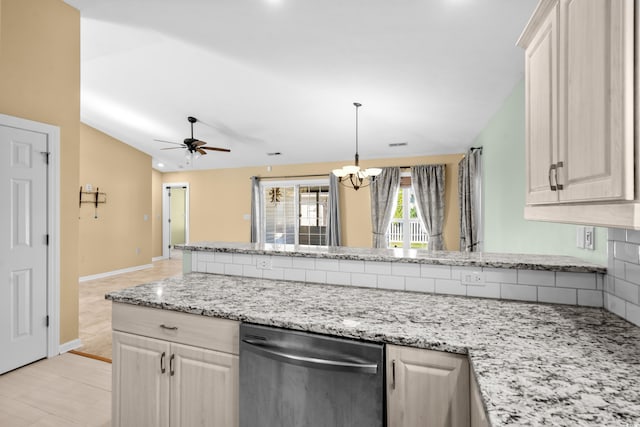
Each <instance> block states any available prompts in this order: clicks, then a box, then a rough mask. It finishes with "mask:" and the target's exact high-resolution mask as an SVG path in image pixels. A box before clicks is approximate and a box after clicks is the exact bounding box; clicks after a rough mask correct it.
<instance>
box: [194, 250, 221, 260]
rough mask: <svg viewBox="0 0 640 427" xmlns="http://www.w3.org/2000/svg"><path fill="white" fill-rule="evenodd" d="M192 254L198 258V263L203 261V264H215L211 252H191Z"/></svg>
mask: <svg viewBox="0 0 640 427" xmlns="http://www.w3.org/2000/svg"><path fill="white" fill-rule="evenodd" d="M192 254H194V255H196V254H197V256H198V261H204V262H215V260H216V259H215V254H214V253H213V252H202V251H196V252H192Z"/></svg>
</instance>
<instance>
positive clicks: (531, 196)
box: [518, 0, 640, 228]
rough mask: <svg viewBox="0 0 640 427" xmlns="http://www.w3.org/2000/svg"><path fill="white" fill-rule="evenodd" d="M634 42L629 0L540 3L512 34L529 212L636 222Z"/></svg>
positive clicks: (567, 219)
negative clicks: (521, 90) (522, 101)
mask: <svg viewBox="0 0 640 427" xmlns="http://www.w3.org/2000/svg"><path fill="white" fill-rule="evenodd" d="M634 42H635V40H634V0H607V1H604V0H541V1H540V3H539V4H538V7H537V8H536V10H535V12H534V14H533V16H532V17H531V19H530V21H529V23H528V25H527V27H526V28H525V30H524V32H523V34H522V36H521V37H520V40H519V41H518V45H519V46H521V47H523V48H524V49H525V51H526V53H525V75H526V85H525V91H526V145H527V146H526V153H527V154H526V155H527V165H526V166H527V169H526V170H527V172H526V183H527V189H526V191H527V194H526V202H527V207H526V209H525V217H526V218H527V219H539V220H548V221H559V222H570V223H585V224H595V225H608V226H625V227H630V228H636V227H640V222H638V220H636V218H640V215H639V213H640V203H638V200H636V199H637V197H636V193H637V189H638V187H639V186H638V184H637V182H636V178H635V175H634V168H635V166H636V160H635V159H634V148H635V144H636V142H635V139H634V114H635V113H634V111H635V103H634V87H635V79H634V53H635V48H636V43H634ZM612 215H613V216H614V217H615V218H610V217H611V216H612Z"/></svg>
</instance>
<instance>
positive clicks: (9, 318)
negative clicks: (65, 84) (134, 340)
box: [0, 114, 60, 373]
mask: <svg viewBox="0 0 640 427" xmlns="http://www.w3.org/2000/svg"><path fill="white" fill-rule="evenodd" d="M59 145H60V129H59V128H58V127H56V126H51V125H47V124H43V123H38V122H33V121H31V120H25V119H20V118H17V117H11V116H7V115H3V114H0V190H1V191H2V194H5V195H7V203H3V204H2V206H1V207H0V227H1V228H2V233H1V234H2V235H4V236H6V237H7V239H6V240H5V242H3V244H2V245H1V248H0V277H1V278H2V279H0V347H1V348H3V357H2V358H0V373H3V372H6V371H9V370H12V369H15V368H18V367H20V366H23V365H26V364H28V363H31V362H33V361H35V360H38V359H42V358H44V357H51V356H54V355H57V354H59V350H60V344H59V315H58V313H59V306H60V302H59V299H58V295H59V282H60V280H59V271H60V267H59V253H60V246H59V230H60V226H59V223H58V218H59V191H60V189H59V175H58V174H59V170H60V159H59V157H60V156H59V153H60V147H59Z"/></svg>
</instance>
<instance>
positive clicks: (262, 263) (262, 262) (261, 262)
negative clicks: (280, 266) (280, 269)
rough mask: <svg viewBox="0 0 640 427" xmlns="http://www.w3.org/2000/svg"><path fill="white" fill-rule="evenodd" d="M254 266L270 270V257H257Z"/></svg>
mask: <svg viewBox="0 0 640 427" xmlns="http://www.w3.org/2000/svg"><path fill="white" fill-rule="evenodd" d="M256 268H258V269H259V270H272V269H273V264H272V263H271V258H259V259H258V261H256Z"/></svg>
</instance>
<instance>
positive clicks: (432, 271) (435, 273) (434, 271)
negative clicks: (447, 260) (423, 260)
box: [420, 264, 451, 279]
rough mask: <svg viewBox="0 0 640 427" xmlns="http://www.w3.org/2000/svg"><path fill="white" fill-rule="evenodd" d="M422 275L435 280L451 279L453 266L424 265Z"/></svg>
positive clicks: (421, 269) (421, 270)
mask: <svg viewBox="0 0 640 427" xmlns="http://www.w3.org/2000/svg"><path fill="white" fill-rule="evenodd" d="M420 275H421V276H422V277H432V278H434V279H451V266H449V265H430V264H422V265H421V266H420Z"/></svg>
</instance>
